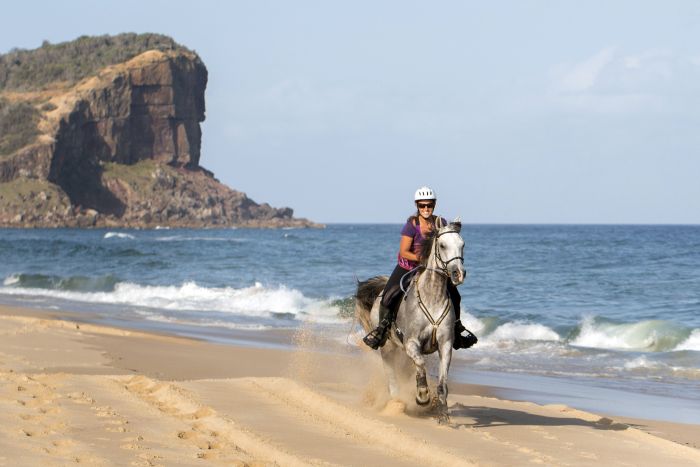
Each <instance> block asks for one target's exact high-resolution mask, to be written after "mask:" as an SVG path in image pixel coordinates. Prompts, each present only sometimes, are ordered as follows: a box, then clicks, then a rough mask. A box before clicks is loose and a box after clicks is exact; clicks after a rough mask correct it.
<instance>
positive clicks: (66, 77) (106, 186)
mask: <svg viewBox="0 0 700 467" xmlns="http://www.w3.org/2000/svg"><path fill="white" fill-rule="evenodd" d="M207 79H208V73H207V69H206V67H205V66H204V63H203V62H202V61H201V59H200V58H199V56H197V54H196V53H194V52H193V51H190V50H188V49H186V48H184V47H182V46H180V45H178V44H177V43H176V42H175V41H173V40H172V39H170V38H168V37H166V36H160V35H155V34H143V35H136V34H122V35H119V36H113V37H111V36H101V37H81V38H79V39H77V40H75V41H72V42H68V43H63V44H56V45H52V44H48V43H46V42H45V43H44V44H43V45H42V47H40V48H38V49H35V50H31V51H26V50H13V51H11V52H10V53H8V54H5V55H0V226H12V227H62V226H68V227H73V226H78V227H88V226H96V227H99V226H109V227H119V226H123V227H154V226H174V227H215V226H255V227H258V226H260V227H283V226H316V224H314V223H312V222H310V221H307V220H305V219H296V218H294V217H293V211H292V210H291V209H290V208H273V207H270V206H269V205H267V204H258V203H255V202H254V201H252V200H251V199H250V198H248V197H247V196H246V195H245V193H241V192H238V191H236V190H233V189H231V188H229V187H227V186H225V185H223V184H221V183H220V182H219V181H218V180H217V179H216V178H214V175H213V174H212V173H211V172H209V171H207V170H206V169H204V168H203V167H201V166H200V163H199V162H200V155H201V154H200V147H201V138H202V132H201V128H200V123H201V122H202V121H204V118H205V101H204V93H205V89H206V85H207Z"/></svg>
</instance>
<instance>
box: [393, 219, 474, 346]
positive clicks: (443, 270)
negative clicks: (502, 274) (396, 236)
mask: <svg viewBox="0 0 700 467" xmlns="http://www.w3.org/2000/svg"><path fill="white" fill-rule="evenodd" d="M450 233H454V234H457V235H459V232H455V231H454V230H448V231H447V232H442V233H438V234H437V235H436V237H435V242H434V243H433V251H434V252H435V253H434V255H435V261H436V262H437V263H438V266H439V267H440V269H435V268H428V267H426V266H416V267H415V268H413V269H412V270H410V271H409V272H408V273H406V274H404V276H403V277H402V278H401V281H400V282H399V285H400V286H401V290H403V279H404V277H406V276H407V275H408V274H411V273H413V272H414V271H415V270H416V269H419V268H423V269H425V270H426V271H434V272H437V273H438V274H441V275H444V276H445V277H446V278H447V279H448V280H449V278H450V274H449V273H448V272H447V265H449V264H450V263H451V262H452V261H455V260H461V261H462V262H464V257H462V256H455V257H454V258H450V259H449V260H447V261H444V260H443V259H442V257H441V256H440V248H438V245H437V240H438V238H440V236H441V235H447V234H450ZM415 277H416V279H414V282H416V298H418V306H419V307H420V310H421V311H422V312H423V314H424V315H425V317H426V318H427V319H428V321H429V322H430V324H432V326H433V331H432V333H431V335H430V345H431V347H434V346H436V345H437V330H438V327H440V324H442V322H443V321H444V320H445V318H446V317H447V315H448V314H449V313H450V305H451V302H450V299H449V297H448V298H447V305H445V309H444V310H443V312H442V314H441V315H440V318H438V320H437V321H435V320H434V319H433V315H431V314H430V310H428V308H427V307H426V306H425V303H423V299H421V296H420V290H418V289H419V288H418V284H417V278H418V276H415ZM409 288H410V286H409ZM404 293H406V291H405V290H404Z"/></svg>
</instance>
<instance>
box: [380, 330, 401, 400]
mask: <svg viewBox="0 0 700 467" xmlns="http://www.w3.org/2000/svg"><path fill="white" fill-rule="evenodd" d="M398 350H399V349H398V347H396V346H395V345H394V344H393V343H392V342H387V343H386V344H385V345H384V347H382V348H381V351H380V352H381V354H382V364H383V366H384V373H385V374H386V378H387V381H388V382H389V395H390V396H391V398H392V399H398V397H399V382H398V380H397V378H396V361H397V358H396V352H397V351H398Z"/></svg>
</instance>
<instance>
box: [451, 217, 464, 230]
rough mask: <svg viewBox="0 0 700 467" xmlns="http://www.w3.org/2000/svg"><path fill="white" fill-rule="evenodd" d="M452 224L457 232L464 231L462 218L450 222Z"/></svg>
mask: <svg viewBox="0 0 700 467" xmlns="http://www.w3.org/2000/svg"><path fill="white" fill-rule="evenodd" d="M450 224H451V225H453V226H454V228H455V230H456V231H457V232H459V231H460V230H462V218H461V217H459V216H457V217H455V220H453V221H452V222H450Z"/></svg>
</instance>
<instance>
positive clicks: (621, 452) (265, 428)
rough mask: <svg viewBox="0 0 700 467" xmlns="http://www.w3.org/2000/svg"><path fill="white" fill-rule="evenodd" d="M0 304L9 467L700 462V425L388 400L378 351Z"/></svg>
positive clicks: (475, 395)
mask: <svg viewBox="0 0 700 467" xmlns="http://www.w3.org/2000/svg"><path fill="white" fill-rule="evenodd" d="M45 316H46V313H45V312H36V311H32V310H25V309H19V308H8V307H0V465H8V466H19V465H31V466H34V465H72V464H75V463H82V464H87V465H145V466H146V465H164V466H169V465H209V464H211V465H275V464H276V465H283V466H287V465H289V466H294V465H363V466H364V465H388V466H393V465H397V466H401V465H406V466H408V465H441V466H444V465H525V464H545V465H596V466H600V465H605V466H608V465H634V466H638V465H650V466H651V465H654V466H658V465H695V466H697V465H700V450H699V449H698V440H700V426H698V425H681V424H674V423H665V422H651V421H645V420H625V421H624V422H625V423H623V421H621V420H617V419H615V420H613V419H610V418H604V417H600V416H596V415H593V414H590V413H585V412H581V411H578V410H574V409H571V408H568V407H565V406H554V405H549V406H541V405H536V404H533V403H528V402H512V401H505V400H499V399H496V398H494V397H490V395H489V394H490V392H489V389H488V388H484V387H478V386H469V385H456V384H453V385H452V386H451V388H450V389H451V391H452V392H451V394H450V397H449V402H450V415H451V423H450V425H449V426H440V425H438V424H437V422H436V421H435V419H434V418H433V417H432V415H431V413H430V412H428V411H424V410H421V409H418V408H417V407H415V405H413V404H412V403H411V402H410V400H411V396H410V392H409V393H407V397H406V400H407V401H408V402H407V403H404V402H399V401H387V395H386V390H385V389H384V384H383V380H382V372H381V365H380V362H379V359H378V356H377V355H375V354H373V353H371V352H357V351H354V352H345V353H338V352H336V353H329V352H319V351H318V348H317V347H318V342H319V340H320V339H317V338H316V336H314V335H313V334H311V333H308V332H301V333H299V334H298V335H297V336H296V342H297V343H298V350H295V351H293V352H290V351H283V350H271V349H251V348H244V347H233V346H222V345H216V344H211V343H205V342H199V341H194V340H188V339H182V338H176V337H168V336H161V335H155V334H147V333H139V332H132V331H126V330H121V329H116V328H109V327H102V326H96V325H90V324H84V323H81V324H76V323H75V322H74V321H71V320H72V319H73V318H71V316H70V315H65V314H64V315H62V316H61V318H63V319H46V318H45Z"/></svg>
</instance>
